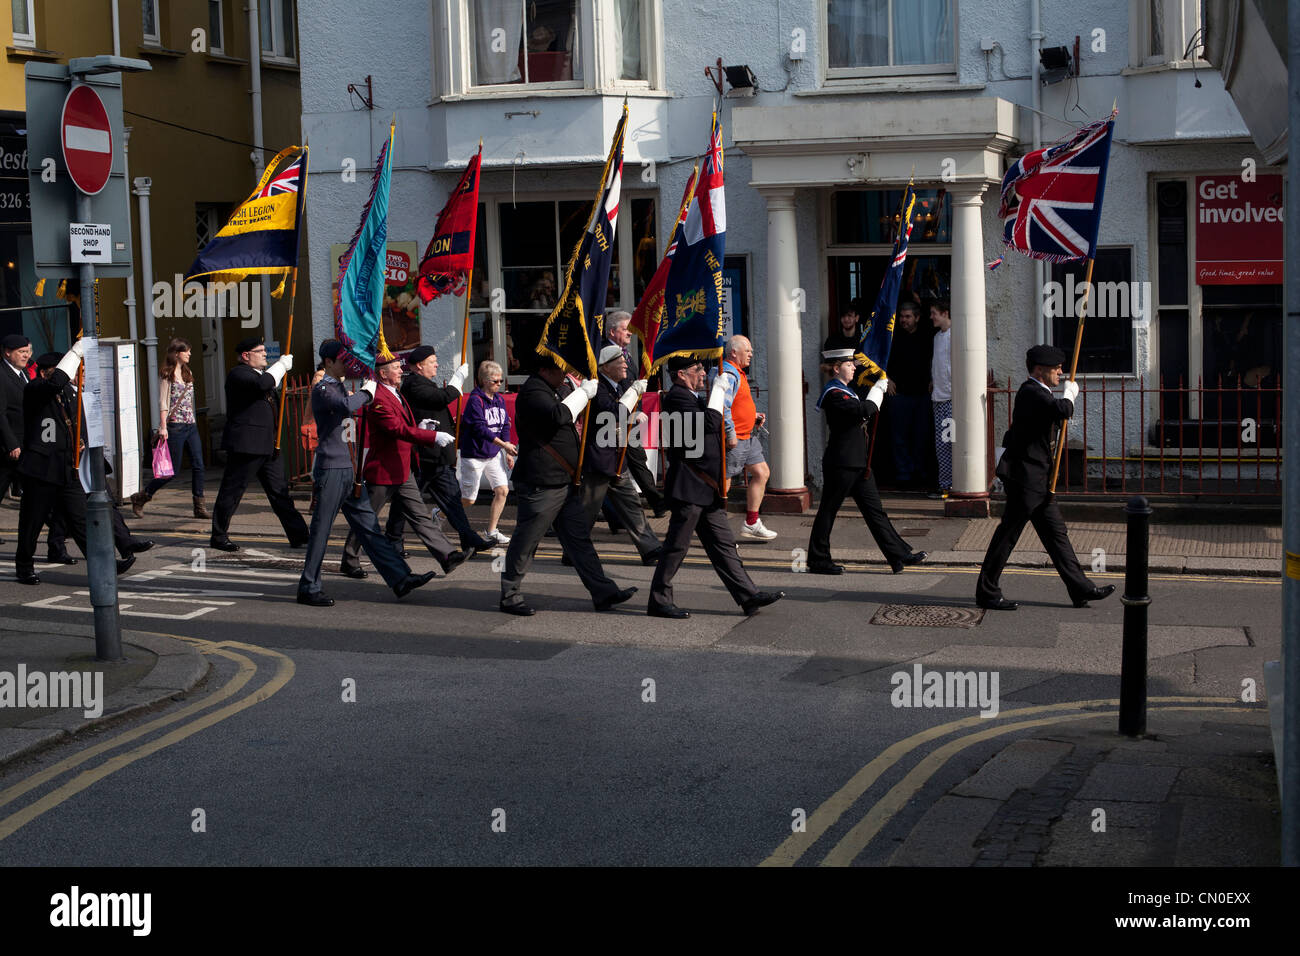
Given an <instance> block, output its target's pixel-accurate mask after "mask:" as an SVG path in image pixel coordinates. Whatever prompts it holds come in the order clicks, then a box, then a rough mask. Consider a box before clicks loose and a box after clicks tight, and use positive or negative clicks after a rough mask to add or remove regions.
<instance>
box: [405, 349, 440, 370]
mask: <svg viewBox="0 0 1300 956" xmlns="http://www.w3.org/2000/svg"><path fill="white" fill-rule="evenodd" d="M437 354H438V353H437V352H436V351H434V348H433V346H432V345H417V346H416V347H415V348H413V349H411V351H410V352H408V353H407V355H406V364H407V365H408V366H411V365H419V364H420V363H421V362H423V361H424V360H425V359H427V358H428V357H429V356H430V355H437Z"/></svg>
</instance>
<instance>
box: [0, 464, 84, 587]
mask: <svg viewBox="0 0 1300 956" xmlns="http://www.w3.org/2000/svg"><path fill="white" fill-rule="evenodd" d="M51 515H53V516H54V517H56V518H58V519H61V520H62V522H63V524H64V526H65V527H66V528H67V533H68V534H70V535H72V540H73V541H75V542H76V543H77V547H78V548H80V549H81V553H82V555H83V556H84V555H85V553H86V493H85V492H84V491H82V490H81V482H80V481H79V480H78V478H77V473H76V472H75V471H72V470H71V469H69V470H68V480H67V481H66V482H65V483H64V484H62V485H56V484H54V483H52V482H49V481H42V480H40V479H39V478H32V477H31V476H30V475H28V476H24V478H23V497H22V504H21V505H20V506H19V508H18V553H17V554H16V555H15V556H14V569H15V570H16V571H17V572H18V573H19V574H31V573H32V572H33V570H34V566H33V563H32V562H33V559H34V557H35V555H36V542H37V541H38V540H39V539H40V536H41V526H42V525H44V524H45V522H46V521H47V520H48V519H49V518H50V517H51Z"/></svg>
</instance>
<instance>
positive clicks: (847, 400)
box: [808, 348, 926, 574]
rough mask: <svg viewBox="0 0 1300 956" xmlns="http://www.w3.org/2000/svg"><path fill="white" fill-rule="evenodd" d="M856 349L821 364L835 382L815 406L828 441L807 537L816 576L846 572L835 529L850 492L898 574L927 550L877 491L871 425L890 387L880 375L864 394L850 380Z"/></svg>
mask: <svg viewBox="0 0 1300 956" xmlns="http://www.w3.org/2000/svg"><path fill="white" fill-rule="evenodd" d="M855 351H856V350H855V349H852V348H847V349H831V350H829V351H826V352H823V353H822V363H823V366H824V367H825V368H826V370H827V371H829V372H830V374H831V380H830V381H829V382H827V383H826V387H825V388H824V389H822V394H821V398H819V399H818V400H817V407H818V408H820V409H821V410H822V411H823V412H824V413H825V414H826V426H827V428H829V429H830V440H829V442H828V443H827V445H826V454H825V455H824V456H823V457H822V500H821V504H820V505H818V507H817V518H816V520H814V521H813V529H812V536H811V538H810V539H809V541H808V570H809V571H810V572H812V573H813V574H843V573H844V565H842V564H836V563H835V562H834V561H832V560H831V530H832V529H833V528H834V527H835V516H836V515H837V514H838V513H839V510H840V505H842V504H843V503H844V499H845V498H846V497H848V496H850V495H852V497H853V500H854V501H855V502H856V503H857V506H858V510H859V511H861V512H862V518H863V520H864V521H866V523H867V528H868V529H869V530H870V531H871V537H872V538H874V539H875V542H876V547H878V548H879V549H880V552H881V553H882V554H883V555H884V556H885V560H886V561H888V562H889V567H890V568H891V569H892V570H893V572H894V573H895V574H898V573H899V572H901V571H902V570H903V567H904V565H909V564H920V563H921V562H922V561H924V560H925V556H926V555H925V552H924V551H913V550H912V549H911V547H910V546H909V545H908V543H907V542H906V541H904V540H903V539H902V537H901V536H900V535H899V533H898V532H897V531H895V530H894V525H893V524H892V523H891V522H890V520H889V515H887V514H885V509H884V507H883V506H882V505H881V503H880V493H879V492H878V491H876V479H875V478H873V477H871V475H870V473H868V471H867V457H868V452H869V449H868V447H867V426H868V425H869V424H870V422H871V420H872V419H873V418H875V417H876V415H877V414H878V413H879V412H880V403H881V402H882V401H884V399H885V392H886V390H887V389H888V388H889V382H888V380H887V379H886V378H885V377H884V376H883V375H882V376H881V377H880V381H878V382H876V384H875V385H874V386H872V388H871V391H870V392H868V393H867V396H866V398H863V397H861V396H860V395H859V394H858V393H857V391H855V390H854V388H853V387H852V386H851V385H850V384H849V383H850V382H852V381H853V378H854V376H855V375H856V374H857V367H856V366H855V365H854V364H853V355H854V352H855Z"/></svg>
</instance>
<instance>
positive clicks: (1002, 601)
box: [975, 597, 1020, 611]
mask: <svg viewBox="0 0 1300 956" xmlns="http://www.w3.org/2000/svg"><path fill="white" fill-rule="evenodd" d="M975 606H976V607H982V608H983V609H984V610H986V611H1014V610H1015V609H1016V608H1018V607H1020V605H1019V604H1017V603H1016V602H1015V601H1008V600H1007V599H1006V598H1002V597H1000V598H995V599H994V600H992V601H981V600H980V599H979V598H976V599H975Z"/></svg>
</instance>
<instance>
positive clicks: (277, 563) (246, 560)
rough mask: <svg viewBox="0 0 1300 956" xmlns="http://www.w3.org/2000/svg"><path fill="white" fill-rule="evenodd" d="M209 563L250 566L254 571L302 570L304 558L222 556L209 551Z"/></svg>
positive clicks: (252, 555) (245, 555)
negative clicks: (212, 554)
mask: <svg viewBox="0 0 1300 956" xmlns="http://www.w3.org/2000/svg"><path fill="white" fill-rule="evenodd" d="M208 564H209V565H212V564H216V565H231V566H234V567H241V568H248V569H249V570H253V571H301V570H302V558H296V559H295V558H281V557H277V556H275V555H255V554H239V553H238V552H236V553H234V554H223V555H221V556H220V557H213V556H211V552H209V557H208Z"/></svg>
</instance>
